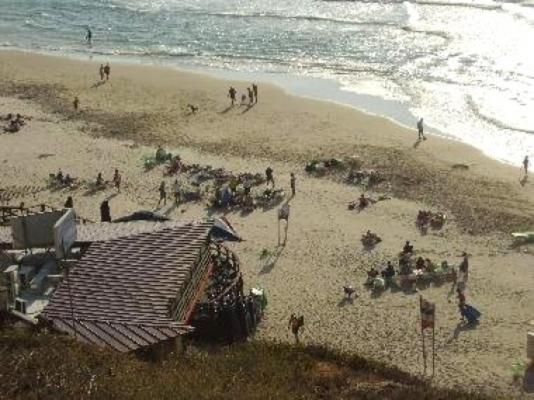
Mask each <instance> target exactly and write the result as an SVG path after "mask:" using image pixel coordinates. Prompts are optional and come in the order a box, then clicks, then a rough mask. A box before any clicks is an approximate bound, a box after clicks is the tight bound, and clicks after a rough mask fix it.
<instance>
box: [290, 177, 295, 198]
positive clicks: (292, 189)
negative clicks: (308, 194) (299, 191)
mask: <svg viewBox="0 0 534 400" xmlns="http://www.w3.org/2000/svg"><path fill="white" fill-rule="evenodd" d="M295 183H296V179H295V174H294V173H293V172H292V173H291V181H290V184H291V197H295V193H296V190H295Z"/></svg>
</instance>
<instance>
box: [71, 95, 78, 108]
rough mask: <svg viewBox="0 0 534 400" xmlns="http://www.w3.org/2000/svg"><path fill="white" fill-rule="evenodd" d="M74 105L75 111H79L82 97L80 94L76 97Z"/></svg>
mask: <svg viewBox="0 0 534 400" xmlns="http://www.w3.org/2000/svg"><path fill="white" fill-rule="evenodd" d="M72 105H73V106H74V111H78V107H79V106H80V99H78V96H76V97H75V98H74V101H73V102H72Z"/></svg>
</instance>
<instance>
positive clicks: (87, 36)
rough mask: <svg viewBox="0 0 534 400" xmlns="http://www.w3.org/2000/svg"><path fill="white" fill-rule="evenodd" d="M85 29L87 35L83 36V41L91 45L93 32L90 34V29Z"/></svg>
mask: <svg viewBox="0 0 534 400" xmlns="http://www.w3.org/2000/svg"><path fill="white" fill-rule="evenodd" d="M86 29H87V34H86V35H85V40H86V41H87V44H91V40H92V39H93V32H91V29H90V28H89V27H87V28H86Z"/></svg>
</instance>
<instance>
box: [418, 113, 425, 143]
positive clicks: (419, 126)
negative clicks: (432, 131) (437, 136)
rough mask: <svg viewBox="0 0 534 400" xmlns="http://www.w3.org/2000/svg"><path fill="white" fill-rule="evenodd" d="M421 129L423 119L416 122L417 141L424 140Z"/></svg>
mask: <svg viewBox="0 0 534 400" xmlns="http://www.w3.org/2000/svg"><path fill="white" fill-rule="evenodd" d="M423 129H424V127H423V118H421V119H420V120H419V121H417V140H421V139H422V140H426V137H425V135H424V133H423Z"/></svg>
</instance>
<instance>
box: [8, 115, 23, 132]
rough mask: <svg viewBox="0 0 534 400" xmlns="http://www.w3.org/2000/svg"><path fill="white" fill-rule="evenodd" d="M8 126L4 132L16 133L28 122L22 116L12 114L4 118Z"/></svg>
mask: <svg viewBox="0 0 534 400" xmlns="http://www.w3.org/2000/svg"><path fill="white" fill-rule="evenodd" d="M4 121H6V125H5V126H4V132H9V133H16V132H18V131H20V129H21V128H22V127H23V126H24V125H25V124H26V121H25V120H24V118H23V117H22V115H20V114H17V115H13V114H11V113H9V114H7V115H6V117H5V118H4Z"/></svg>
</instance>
